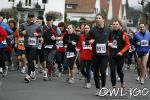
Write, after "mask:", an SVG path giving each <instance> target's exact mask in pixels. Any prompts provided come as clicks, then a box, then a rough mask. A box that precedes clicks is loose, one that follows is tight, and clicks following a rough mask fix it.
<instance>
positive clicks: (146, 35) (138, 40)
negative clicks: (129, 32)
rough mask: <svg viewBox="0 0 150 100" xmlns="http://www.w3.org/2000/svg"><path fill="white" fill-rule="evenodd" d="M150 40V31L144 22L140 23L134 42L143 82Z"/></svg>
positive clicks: (138, 78)
mask: <svg viewBox="0 0 150 100" xmlns="http://www.w3.org/2000/svg"><path fill="white" fill-rule="evenodd" d="M149 42H150V32H148V31H146V27H145V24H144V23H142V22H141V23H139V32H136V33H135V36H134V44H135V46H136V55H137V64H138V77H137V80H140V83H141V84H144V77H145V75H146V74H147V69H146V66H147V61H148V57H149V49H150V47H149Z"/></svg>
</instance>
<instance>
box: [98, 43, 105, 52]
mask: <svg viewBox="0 0 150 100" xmlns="http://www.w3.org/2000/svg"><path fill="white" fill-rule="evenodd" d="M96 53H106V44H96Z"/></svg>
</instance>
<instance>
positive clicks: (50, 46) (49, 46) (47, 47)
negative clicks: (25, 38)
mask: <svg viewBox="0 0 150 100" xmlns="http://www.w3.org/2000/svg"><path fill="white" fill-rule="evenodd" d="M45 48H46V49H52V48H53V45H46V46H45Z"/></svg>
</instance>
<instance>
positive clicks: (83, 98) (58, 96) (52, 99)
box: [0, 69, 150, 100]
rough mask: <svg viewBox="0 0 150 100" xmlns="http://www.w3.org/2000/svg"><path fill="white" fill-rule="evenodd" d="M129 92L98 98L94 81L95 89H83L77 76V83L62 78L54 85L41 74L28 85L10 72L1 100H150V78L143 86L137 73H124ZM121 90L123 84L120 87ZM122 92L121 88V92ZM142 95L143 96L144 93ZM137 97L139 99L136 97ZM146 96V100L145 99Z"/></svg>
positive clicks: (1, 89) (17, 72)
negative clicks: (69, 82) (70, 82)
mask: <svg viewBox="0 0 150 100" xmlns="http://www.w3.org/2000/svg"><path fill="white" fill-rule="evenodd" d="M124 73H125V82H126V91H125V92H123V94H126V95H124V96H123V95H121V92H119V93H120V94H117V95H116V96H110V94H107V95H106V96H104V97H96V96H95V93H96V89H95V86H94V81H93V79H92V88H91V89H86V88H84V80H79V79H80V76H81V75H79V74H76V73H75V83H74V84H68V83H66V82H65V80H66V76H65V75H63V76H62V77H61V78H58V77H53V78H52V81H47V82H45V81H43V78H42V74H40V73H38V74H37V79H36V80H35V81H31V82H30V83H25V82H24V80H23V78H24V76H25V75H23V74H21V73H19V71H9V72H8V76H6V77H5V78H2V77H1V76H0V81H1V82H2V86H1V87H0V100H100V99H101V100H110V99H111V100H112V99H120V100H129V99H131V100H150V91H149V90H150V77H148V78H146V79H145V84H144V85H141V84H139V82H137V81H136V80H135V79H136V76H137V74H136V71H134V69H131V70H129V71H125V72H124ZM117 86H118V87H120V83H119V82H118V83H117ZM106 88H111V82H110V77H109V76H107V81H106ZM118 89H119V88H118ZM142 92H143V93H142ZM136 95H137V96H136ZM144 95H145V96H144Z"/></svg>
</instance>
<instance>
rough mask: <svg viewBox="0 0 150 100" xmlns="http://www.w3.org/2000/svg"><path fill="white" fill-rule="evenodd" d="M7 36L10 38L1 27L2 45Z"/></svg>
mask: <svg viewBox="0 0 150 100" xmlns="http://www.w3.org/2000/svg"><path fill="white" fill-rule="evenodd" d="M7 36H8V34H7V32H6V31H5V30H4V29H3V28H2V27H0V43H1V42H2V41H3V40H5V39H6V38H7Z"/></svg>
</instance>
